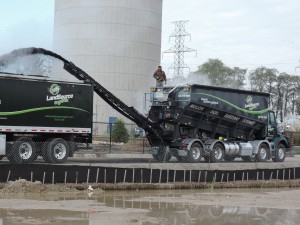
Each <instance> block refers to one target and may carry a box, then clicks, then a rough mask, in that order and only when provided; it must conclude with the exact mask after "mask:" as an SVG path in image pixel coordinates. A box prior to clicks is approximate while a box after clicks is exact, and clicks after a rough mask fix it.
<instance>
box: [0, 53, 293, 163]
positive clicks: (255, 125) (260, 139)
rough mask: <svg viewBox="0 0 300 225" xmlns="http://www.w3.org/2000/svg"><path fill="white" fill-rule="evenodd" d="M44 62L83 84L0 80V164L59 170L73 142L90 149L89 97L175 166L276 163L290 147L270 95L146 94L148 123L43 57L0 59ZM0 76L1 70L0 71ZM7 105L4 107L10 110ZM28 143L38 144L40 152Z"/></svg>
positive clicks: (185, 89)
mask: <svg viewBox="0 0 300 225" xmlns="http://www.w3.org/2000/svg"><path fill="white" fill-rule="evenodd" d="M34 54H42V55H46V56H51V57H54V58H56V59H58V60H61V61H62V62H63V64H64V66H63V68H64V69H65V70H66V71H67V72H69V73H70V74H71V75H73V76H75V77H76V78H77V79H78V80H80V81H81V82H83V84H80V85H78V84H75V83H63V82H51V81H41V80H27V79H20V78H18V79H12V78H3V79H1V80H0V85H1V86H0V156H1V155H2V156H3V155H6V156H7V157H8V158H9V159H10V161H11V162H15V163H24V162H32V161H33V160H34V159H35V158H36V157H37V155H42V156H43V158H44V159H45V161H46V162H51V163H60V162H64V161H65V160H66V159H67V157H68V156H72V154H73V152H74V148H75V145H76V144H74V143H76V142H91V141H92V133H91V130H92V104H93V103H92V101H93V100H92V99H93V91H94V92H95V93H96V94H98V95H99V96H100V97H101V98H102V99H103V100H104V101H105V102H106V103H107V104H109V105H110V106H111V107H112V108H114V109H115V110H116V111H118V112H119V113H121V114H122V115H124V116H125V117H127V118H128V119H130V120H131V121H133V122H135V123H136V124H137V125H138V126H139V127H141V128H143V129H144V130H145V132H146V137H147V139H148V141H149V144H150V146H151V150H150V151H151V153H152V155H153V158H154V159H155V160H157V161H160V162H165V161H169V160H170V158H171V157H172V156H174V157H176V158H177V159H178V161H180V162H200V161H201V159H202V158H204V161H205V162H221V161H223V160H225V161H233V160H234V159H235V158H236V157H240V158H242V160H244V161H253V160H256V161H259V162H264V161H266V160H268V159H272V160H273V161H274V162H282V161H284V159H285V156H286V152H287V151H289V150H290V147H291V146H290V142H289V140H288V139H287V138H286V137H285V136H283V135H282V134H281V133H280V132H279V131H278V127H277V123H276V120H275V115H274V112H272V111H270V110H269V109H268V102H269V94H266V93H257V92H250V91H245V90H234V89H225V88H217V87H210V86H202V85H184V86H176V87H163V88H156V87H155V88H152V89H151V94H152V95H151V96H152V105H151V108H150V110H149V113H148V116H147V117H146V116H145V115H143V114H141V113H140V112H138V111H137V110H135V109H134V108H133V107H129V106H127V105H126V104H125V103H123V102H122V101H121V100H120V99H118V98H117V97H116V96H115V95H113V94H112V93H111V92H110V91H108V90H107V89H105V88H104V87H103V86H102V85H101V84H99V83H98V82H97V81H95V80H94V79H93V78H92V77H91V76H89V75H88V74H87V73H86V72H84V71H83V70H81V69H80V68H78V67H77V66H75V65H74V64H73V63H72V62H70V61H67V60H66V59H64V58H63V57H62V56H60V55H58V54H56V53H54V52H51V51H48V50H45V49H42V48H25V49H17V50H15V51H13V52H11V53H10V54H7V55H4V56H2V57H0V68H1V67H5V66H6V65H8V64H9V63H10V62H11V61H13V60H14V57H15V56H18V57H20V56H26V55H34ZM0 71H1V70H0ZM8 101H9V102H8ZM34 143H40V144H39V147H37V146H35V144H34Z"/></svg>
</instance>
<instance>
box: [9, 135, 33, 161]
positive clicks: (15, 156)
mask: <svg viewBox="0 0 300 225" xmlns="http://www.w3.org/2000/svg"><path fill="white" fill-rule="evenodd" d="M36 156H37V149H36V146H35V144H34V143H33V141H32V139H31V138H27V137H20V138H18V139H17V140H16V141H15V142H14V144H13V145H12V146H11V148H10V149H9V152H8V154H7V158H8V159H9V161H10V162H11V163H15V164H21V163H32V162H33V161H34V160H35V159H36Z"/></svg>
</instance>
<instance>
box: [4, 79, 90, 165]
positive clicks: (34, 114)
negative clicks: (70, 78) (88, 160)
mask: <svg viewBox="0 0 300 225" xmlns="http://www.w3.org/2000/svg"><path fill="white" fill-rule="evenodd" d="M92 118H93V88H92V86H91V85H90V84H80V83H70V82H59V81H51V80H46V79H45V78H42V77H35V76H22V75H12V74H7V73H0V157H1V158H3V156H4V155H6V156H7V158H8V159H9V160H10V161H11V162H12V163H31V162H33V161H34V160H35V159H36V158H37V157H38V155H42V156H43V158H44V160H45V161H46V162H49V163H63V162H65V161H66V160H67V158H68V157H69V156H73V153H74V148H75V147H76V146H75V143H78V142H79V143H80V142H83V143H88V142H91V141H92Z"/></svg>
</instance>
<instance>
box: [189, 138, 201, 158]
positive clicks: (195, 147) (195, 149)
mask: <svg viewBox="0 0 300 225" xmlns="http://www.w3.org/2000/svg"><path fill="white" fill-rule="evenodd" d="M202 149H203V148H202V146H201V145H200V144H199V143H197V142H196V143H193V144H192V146H191V149H190V151H189V152H188V158H187V161H188V162H191V163H197V162H200V160H201V156H202Z"/></svg>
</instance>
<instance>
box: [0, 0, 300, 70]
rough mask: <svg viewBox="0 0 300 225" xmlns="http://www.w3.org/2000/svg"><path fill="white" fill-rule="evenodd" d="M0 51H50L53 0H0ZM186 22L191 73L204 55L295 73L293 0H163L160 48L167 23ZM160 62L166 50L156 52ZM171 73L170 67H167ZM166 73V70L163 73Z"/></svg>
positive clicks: (299, 35) (298, 45) (298, 23)
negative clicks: (31, 48)
mask: <svg viewBox="0 0 300 225" xmlns="http://www.w3.org/2000/svg"><path fill="white" fill-rule="evenodd" d="M0 3H1V7H0V21H1V23H0V43H1V44H0V54H1V55H2V54H5V53H7V52H10V51H11V50H13V49H16V48H20V47H43V48H46V49H50V50H51V49H52V37H53V35H52V33H53V20H54V19H53V17H54V0H26V1H25V0H0ZM178 20H188V21H189V22H187V23H186V31H187V32H188V33H190V34H191V42H190V40H189V38H188V39H186V41H185V45H186V47H189V48H192V49H194V50H196V51H197V55H196V54H195V53H186V54H185V63H186V64H187V65H188V66H190V68H191V71H194V70H196V69H197V66H199V65H200V64H202V63H204V62H206V61H207V60H208V59H209V58H218V59H220V60H222V61H223V62H224V63H225V64H226V65H228V66H230V67H233V66H238V67H241V68H247V69H248V70H251V69H254V68H257V67H259V66H266V67H269V68H276V69H278V70H279V71H280V72H286V73H289V74H295V75H300V68H299V69H297V70H295V67H296V66H300V62H299V59H300V29H299V28H300V1H299V0H251V1H247V0H186V1H183V0H164V1H163V24H162V51H165V50H167V49H169V48H171V47H172V46H173V44H174V39H170V42H169V35H170V34H171V33H172V32H173V30H174V29H175V26H174V24H173V23H172V22H173V21H178ZM162 55H163V57H162V66H163V67H164V68H165V70H166V72H167V71H168V70H167V68H168V67H169V66H170V65H171V64H172V61H173V57H174V56H173V55H172V54H162ZM170 72H171V71H170ZM169 75H171V74H169Z"/></svg>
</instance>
